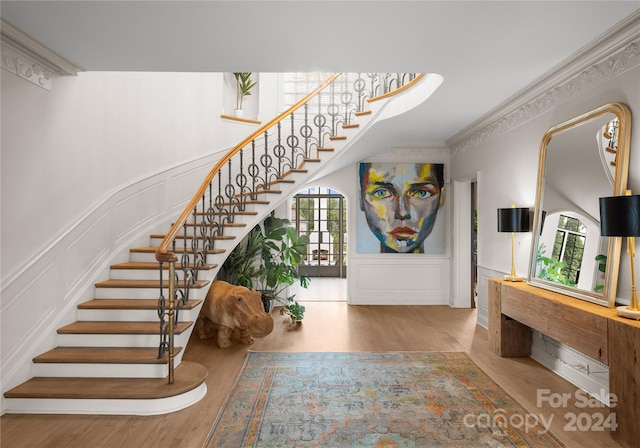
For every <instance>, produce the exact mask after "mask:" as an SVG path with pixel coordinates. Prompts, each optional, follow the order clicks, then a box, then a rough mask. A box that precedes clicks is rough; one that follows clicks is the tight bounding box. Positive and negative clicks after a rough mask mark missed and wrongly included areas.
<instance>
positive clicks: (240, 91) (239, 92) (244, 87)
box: [233, 72, 256, 117]
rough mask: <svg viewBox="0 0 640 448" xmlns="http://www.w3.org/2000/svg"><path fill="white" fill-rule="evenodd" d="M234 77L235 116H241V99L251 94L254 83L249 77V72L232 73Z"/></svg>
mask: <svg viewBox="0 0 640 448" xmlns="http://www.w3.org/2000/svg"><path fill="white" fill-rule="evenodd" d="M233 76H234V77H235V78H236V109H235V111H234V112H235V116H236V117H242V115H243V113H244V112H243V110H242V100H243V99H244V97H245V96H249V95H251V89H253V87H254V86H255V85H256V83H255V81H253V80H252V79H251V73H250V72H248V73H235V72H234V73H233Z"/></svg>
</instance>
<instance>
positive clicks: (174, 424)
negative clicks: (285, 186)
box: [0, 301, 620, 448]
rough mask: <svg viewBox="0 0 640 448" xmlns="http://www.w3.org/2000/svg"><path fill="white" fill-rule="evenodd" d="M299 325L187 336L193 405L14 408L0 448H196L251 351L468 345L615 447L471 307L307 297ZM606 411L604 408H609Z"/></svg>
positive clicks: (560, 418)
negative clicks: (221, 338)
mask: <svg viewBox="0 0 640 448" xmlns="http://www.w3.org/2000/svg"><path fill="white" fill-rule="evenodd" d="M305 306H306V307H307V313H306V316H305V320H304V322H303V323H302V324H301V325H300V326H292V325H291V324H290V323H289V321H288V320H287V319H286V318H285V317H283V316H279V315H278V314H277V310H274V312H273V314H274V320H275V327H274V330H273V332H272V333H271V334H270V335H269V336H267V337H266V338H263V339H259V340H256V342H255V343H254V344H253V345H251V346H242V345H238V344H235V345H233V346H232V347H231V348H228V349H224V350H222V349H219V348H217V347H216V345H215V342H214V340H213V339H208V340H200V339H198V338H197V336H194V337H192V340H191V341H190V343H189V345H188V346H187V348H186V352H185V355H184V360H189V361H195V362H198V363H201V364H203V365H204V366H205V367H206V368H207V369H208V370H209V376H208V378H207V387H208V392H207V395H206V397H205V398H203V399H202V400H201V401H200V402H199V403H197V404H195V405H193V406H191V407H189V408H187V409H183V410H181V411H177V412H175V413H173V414H169V415H160V416H146V417H142V416H108V415H10V414H5V415H4V416H2V418H1V419H0V425H1V438H0V446H2V448H23V447H24V448H35V447H38V448H40V447H50V448H111V447H113V448H146V447H148V448H165V447H166V448H178V447H185V448H191V447H197V448H200V447H201V446H202V444H203V442H204V441H205V439H206V437H207V435H208V433H209V430H210V428H211V426H212V424H213V421H214V419H215V418H216V415H217V414H218V411H219V410H220V408H221V406H222V404H223V402H224V400H225V398H226V396H227V394H228V393H229V391H230V389H231V387H232V386H233V383H234V381H235V379H236V376H237V375H238V372H239V371H240V368H241V367H242V364H243V362H244V358H245V356H246V353H247V351H248V350H249V349H250V350H255V351H390V350H421V351H464V352H467V353H468V354H469V356H470V357H471V358H472V359H473V360H474V361H475V362H476V363H477V364H478V365H479V366H480V367H481V368H482V369H483V370H484V371H485V372H486V373H487V374H489V375H490V376H491V377H492V378H493V379H494V380H495V381H496V382H497V383H498V384H499V385H500V386H502V387H503V388H504V389H505V390H506V391H507V392H509V393H510V394H511V395H512V396H513V397H514V398H515V399H517V400H518V401H519V402H520V403H521V404H523V405H524V406H525V407H526V408H527V409H528V410H529V411H530V412H531V413H534V414H536V415H539V414H543V415H544V418H545V419H546V420H548V419H549V418H552V424H551V430H552V431H553V433H554V434H555V435H556V436H558V437H559V438H560V439H561V440H562V441H563V442H564V443H565V444H566V445H567V446H568V447H570V448H571V447H585V448H587V447H593V448H596V447H598V448H601V447H618V448H619V447H620V445H618V444H617V443H616V442H614V441H613V440H612V439H611V436H610V433H609V432H608V431H604V432H597V431H571V430H569V431H565V430H563V427H564V426H565V425H566V424H567V422H568V420H567V419H566V418H565V414H567V413H571V412H573V413H575V414H576V415H578V414H580V413H582V412H585V411H589V412H590V413H595V412H603V409H599V408H586V409H578V408H576V406H575V400H571V399H570V400H568V405H569V406H568V407H557V408H552V407H550V406H549V404H548V403H544V406H543V407H542V408H538V407H536V399H537V390H544V389H547V390H549V391H550V392H551V393H568V394H570V396H572V397H573V396H574V395H573V394H574V393H575V391H576V388H575V387H574V386H572V385H571V384H570V383H568V382H567V381H565V380H563V379H562V378H560V377H559V376H557V375H556V374H554V373H552V372H551V371H549V370H548V369H546V368H545V367H543V366H541V365H540V364H538V363H536V362H535V361H533V360H532V359H530V358H500V357H498V356H497V355H495V354H494V353H493V352H491V351H490V349H489V346H488V341H487V331H486V330H485V329H483V328H481V327H479V326H476V310H475V309H452V308H449V307H448V306H349V305H347V304H346V303H345V302H340V301H336V302H306V303H305ZM605 409H606V408H605Z"/></svg>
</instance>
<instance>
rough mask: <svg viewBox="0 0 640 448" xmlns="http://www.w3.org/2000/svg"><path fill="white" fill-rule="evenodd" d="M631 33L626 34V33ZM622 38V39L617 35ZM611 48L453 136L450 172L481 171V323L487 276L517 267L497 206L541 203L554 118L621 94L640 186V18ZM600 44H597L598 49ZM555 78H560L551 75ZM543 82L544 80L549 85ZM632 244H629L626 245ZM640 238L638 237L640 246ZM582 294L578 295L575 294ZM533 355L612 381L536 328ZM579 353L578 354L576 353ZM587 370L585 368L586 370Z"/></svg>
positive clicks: (520, 255)
mask: <svg viewBox="0 0 640 448" xmlns="http://www.w3.org/2000/svg"><path fill="white" fill-rule="evenodd" d="M623 38H624V40H623ZM616 39H617V40H616ZM611 40H612V41H613V42H612V43H611V47H610V50H609V51H608V52H603V51H602V47H606V45H607V44H606V43H605V44H603V45H601V46H600V47H599V48H595V49H594V51H593V52H592V53H591V54H585V55H582V56H581V57H579V58H578V59H577V60H574V61H572V62H571V65H567V66H566V67H563V68H562V70H558V71H557V72H556V73H554V74H553V75H554V76H553V77H551V78H549V79H547V80H544V81H543V82H542V83H540V84H537V85H535V86H533V87H535V88H538V91H537V92H536V95H534V93H533V87H532V90H531V91H528V92H525V93H523V94H522V95H521V97H522V98H524V100H523V101H522V102H521V103H520V104H511V105H510V106H511V107H512V108H511V109H508V108H505V109H503V112H502V115H501V114H499V113H497V114H495V116H494V117H493V119H492V120H491V121H487V122H486V123H485V124H484V127H483V128H482V127H481V128H479V129H477V130H474V133H469V134H468V135H467V137H465V139H462V140H459V141H457V142H455V143H452V150H453V154H452V160H451V168H452V169H451V177H452V179H453V180H454V181H455V180H459V179H467V178H469V177H470V176H472V175H473V174H474V173H476V172H477V173H478V176H477V178H478V278H479V282H478V323H479V324H480V325H483V326H485V327H486V326H487V322H488V321H487V311H488V310H487V280H488V279H489V278H493V277H500V276H501V275H503V274H506V273H508V272H509V271H510V264H511V247H510V244H511V241H510V235H509V234H501V233H498V232H497V223H496V221H497V217H496V214H497V212H496V210H497V209H498V208H502V207H509V206H510V205H511V204H512V203H513V204H515V205H516V206H519V207H532V208H533V207H534V205H535V194H536V185H537V171H538V154H539V149H540V144H541V140H542V136H543V134H544V133H545V132H546V131H547V130H548V129H549V128H551V127H552V126H554V125H556V124H558V123H561V122H563V121H566V120H568V119H570V118H572V117H575V116H577V115H580V114H582V113H585V112H587V111H589V110H591V109H594V108H596V107H598V106H601V105H602V104H605V103H609V102H615V101H618V102H622V103H625V104H627V105H628V106H629V107H630V109H631V113H632V124H631V129H632V131H631V145H630V149H629V150H630V161H629V176H628V183H627V185H628V188H630V189H631V190H632V191H633V192H634V193H635V194H638V193H640V81H639V80H640V52H638V50H637V49H638V48H639V47H640V25H638V24H636V26H635V29H634V31H633V33H632V34H630V35H626V36H625V35H622V36H613V37H612V39H611ZM596 50H597V51H596ZM550 79H553V81H554V82H553V83H550ZM540 86H542V87H544V88H542V87H540ZM516 244H517V246H516V267H517V271H518V274H519V275H521V276H526V275H527V273H528V265H529V257H530V253H531V234H522V235H518V234H516ZM623 247H625V246H623ZM639 251H640V240H636V252H639ZM619 272H620V276H619V280H618V289H617V298H618V301H619V302H620V303H628V302H629V297H630V291H631V286H630V283H631V282H630V274H629V272H630V269H629V257H628V255H627V254H626V253H624V252H623V253H622V256H621V262H620V270H619ZM576 300H578V299H576ZM532 356H533V357H534V359H537V360H538V361H539V362H541V363H543V364H544V365H547V367H549V368H550V369H552V370H554V371H556V372H557V373H558V374H560V375H562V376H564V377H566V378H567V379H569V380H570V381H573V382H575V383H576V384H578V385H579V386H581V387H583V388H584V389H585V390H588V391H592V392H594V393H595V392H598V391H597V388H599V387H601V386H603V385H605V384H606V380H603V379H602V377H603V375H604V376H606V366H599V370H598V369H595V370H593V369H591V370H593V372H595V373H593V374H592V373H589V372H590V371H591V370H590V369H587V368H586V367H584V366H588V365H591V364H593V363H594V360H590V359H588V358H587V357H585V356H584V355H582V354H579V353H576V352H575V351H574V350H570V349H568V347H566V346H563V345H562V344H558V343H550V342H549V339H548V338H547V337H546V336H545V337H542V336H541V335H539V334H537V332H536V333H535V337H534V338H533V355H532ZM577 358H579V360H578V361H576V359H577ZM585 372H586V373H585Z"/></svg>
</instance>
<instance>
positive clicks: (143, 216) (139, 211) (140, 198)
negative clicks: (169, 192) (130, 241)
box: [115, 182, 165, 240]
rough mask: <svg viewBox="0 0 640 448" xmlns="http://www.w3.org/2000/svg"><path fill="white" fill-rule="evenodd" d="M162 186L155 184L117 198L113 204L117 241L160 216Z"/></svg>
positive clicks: (161, 183)
mask: <svg viewBox="0 0 640 448" xmlns="http://www.w3.org/2000/svg"><path fill="white" fill-rule="evenodd" d="M164 185H165V184H164V182H157V183H154V184H151V185H148V186H145V187H143V188H142V189H141V190H138V191H134V192H131V193H130V194H128V195H126V196H124V197H122V198H118V200H117V201H116V204H115V215H116V218H115V219H116V222H115V230H116V238H117V240H120V239H122V238H126V237H127V236H128V235H130V234H131V233H132V232H134V230H135V229H137V228H140V227H145V224H146V223H147V222H149V221H152V220H154V218H157V217H159V216H160V215H161V214H162V210H163V208H164V207H163V198H164V195H165V188H164Z"/></svg>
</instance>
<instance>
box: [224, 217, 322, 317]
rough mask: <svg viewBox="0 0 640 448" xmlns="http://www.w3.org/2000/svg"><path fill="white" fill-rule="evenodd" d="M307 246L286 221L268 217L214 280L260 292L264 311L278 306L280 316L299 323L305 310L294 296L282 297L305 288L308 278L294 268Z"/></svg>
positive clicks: (241, 245)
mask: <svg viewBox="0 0 640 448" xmlns="http://www.w3.org/2000/svg"><path fill="white" fill-rule="evenodd" d="M308 244H309V237H308V236H306V235H300V236H298V234H297V232H296V229H295V228H294V227H293V225H292V224H291V222H290V221H289V220H288V219H283V218H276V217H275V216H274V214H273V213H272V214H271V216H269V217H267V219H265V220H264V222H263V223H262V225H257V226H255V227H254V228H253V229H252V230H251V231H250V232H249V234H248V235H247V236H246V237H245V238H244V239H243V240H242V241H241V242H240V244H238V246H236V248H235V249H234V250H233V251H232V252H231V254H229V257H228V258H227V260H226V261H225V262H224V264H223V266H222V268H221V269H220V274H218V278H219V279H221V280H225V281H227V282H229V283H232V284H235V285H243V286H246V287H247V288H249V289H253V290H256V291H260V292H261V293H262V301H263V303H264V304H265V309H266V310H269V309H270V308H271V305H272V304H273V303H278V304H280V305H282V308H281V309H280V314H288V315H289V316H291V318H292V320H294V321H300V320H302V317H303V316H304V312H305V307H304V306H302V305H300V304H299V303H298V302H296V300H295V294H294V295H291V296H284V295H283V293H284V292H285V291H286V290H287V288H288V287H289V286H292V285H293V284H295V283H299V284H300V286H302V287H303V288H307V287H308V286H309V281H310V278H309V276H307V275H300V274H299V273H298V264H300V262H301V261H302V260H303V258H304V256H305V255H306V253H307V245H308Z"/></svg>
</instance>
